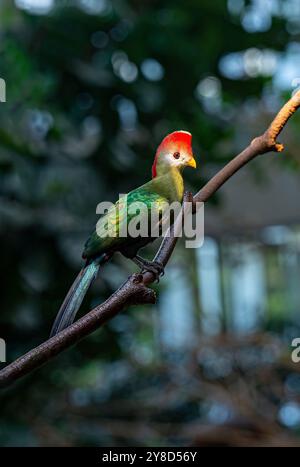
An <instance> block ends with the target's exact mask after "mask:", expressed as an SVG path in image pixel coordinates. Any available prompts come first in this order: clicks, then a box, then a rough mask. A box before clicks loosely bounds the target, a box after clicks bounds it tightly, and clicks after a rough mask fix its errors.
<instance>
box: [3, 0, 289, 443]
mask: <svg viewBox="0 0 300 467" xmlns="http://www.w3.org/2000/svg"><path fill="white" fill-rule="evenodd" d="M46 3H47V2H46ZM228 3H231V4H232V5H233V6H234V2H232V1H231V2H228ZM228 3H227V2H225V1H221V0H217V1H214V2H212V1H208V0H203V1H201V2H200V1H199V0H188V1H185V2H182V1H179V0H165V1H163V2H161V1H158V0H156V1H151V2H149V1H146V0H143V1H141V0H140V1H125V0H120V1H113V2H111V1H109V0H105V1H104V0H102V1H100V2H98V4H97V2H93V1H83V0H82V1H78V2H75V1H74V2H68V1H64V2H58V1H57V2H56V3H55V5H54V6H53V8H52V9H51V11H49V13H48V14H34V13H35V12H34V11H30V9H29V6H28V5H30V2H29V3H27V6H28V8H27V9H26V8H25V7H24V5H25V6H26V1H25V2H23V9H21V8H18V7H17V5H18V2H16V3H13V2H11V1H2V2H1V5H0V14H1V17H0V39H1V42H0V56H1V60H0V76H1V77H2V78H4V79H5V80H6V84H7V102H6V103H5V104H0V196H1V200H0V218H1V224H0V237H1V238H0V244H1V262H2V265H1V268H0V283H1V284H2V287H1V328H0V329H1V332H0V335H1V337H5V339H6V341H7V351H8V361H12V360H13V359H14V358H16V357H17V356H19V355H21V354H22V353H24V352H25V351H26V350H28V349H30V348H31V347H33V346H35V345H37V344H38V343H40V342H41V341H43V340H44V339H46V338H47V336H48V333H49V330H50V327H51V323H52V321H53V319H54V317H55V315H56V312H57V309H58V308H59V306H60V303H61V301H62V299H63V297H64V295H65V293H66V291H67V290H68V287H69V286H70V283H71V282H72V280H73V278H74V275H75V274H76V271H78V269H79V267H80V264H81V259H80V258H81V251H82V245H83V243H84V240H85V238H86V237H87V235H88V234H89V232H90V231H91V230H92V228H93V226H94V224H95V222H96V215H95V208H96V205H97V203H98V202H100V201H101V200H103V199H106V200H112V199H115V197H116V196H117V195H118V193H123V192H126V191H128V190H129V189H131V188H132V187H134V186H137V185H140V184H142V183H143V182H145V181H146V180H147V179H148V178H149V176H150V169H151V164H152V159H153V154H154V151H155V148H156V146H157V145H158V143H159V142H160V140H161V138H162V137H163V136H164V135H165V134H166V133H168V132H170V131H173V130H175V129H186V130H189V131H191V132H192V134H193V141H194V148H195V153H196V154H197V155H198V158H199V161H200V170H199V172H197V173H195V174H192V173H186V179H187V185H188V186H190V187H191V188H192V189H197V188H199V187H200V186H201V184H203V182H204V175H203V174H202V171H201V164H203V165H204V164H205V163H209V162H213V163H217V162H222V163H224V162H225V161H226V160H227V159H230V158H231V157H232V155H233V153H234V151H236V150H237V149H239V148H241V147H242V146H243V144H245V142H247V141H248V139H249V137H251V136H253V134H254V129H251V128H250V127H248V126H247V124H248V120H247V118H246V114H247V112H246V109H247V108H248V109H249V106H250V107H251V105H252V104H253V103H254V104H255V105H256V104H257V99H261V98H262V96H263V95H264V93H266V92H267V91H266V90H269V91H270V86H271V91H270V92H273V93H274V96H275V97H274V102H275V103H278V102H280V92H278V91H276V90H274V89H273V88H272V84H271V83H272V76H271V73H270V74H269V75H268V73H265V74H260V73H257V74H256V76H255V75H252V76H250V75H249V76H244V77H242V78H240V79H230V78H228V77H226V76H224V74H222V73H221V71H220V60H221V59H222V57H224V56H225V55H226V54H229V53H231V52H241V51H246V50H249V49H250V50H252V48H257V49H270V50H272V51H274V53H275V52H284V51H285V50H286V47H287V44H288V43H289V42H290V41H292V40H293V41H295V40H297V39H298V36H297V35H296V36H295V34H294V35H292V34H291V32H289V31H288V29H287V28H286V24H287V22H288V21H287V19H286V18H284V17H282V16H280V15H277V16H274V17H273V21H272V24H271V26H270V27H269V28H268V29H267V30H259V31H256V32H255V31H254V32H252V33H250V32H247V31H245V28H243V26H242V24H241V17H240V13H238V10H236V11H237V13H236V14H235V13H234V8H233V6H232V5H231V12H229V11H228ZM235 3H236V5H237V7H238V4H239V2H235ZM240 3H242V4H243V2H240ZM246 3H247V5H248V4H249V5H250V2H246ZM20 4H21V2H20ZM41 4H43V2H41ZM97 5H98V6H97ZM97 8H98V9H97ZM244 8H246V6H245V5H244ZM205 80H206V81H205ZM199 83H200V84H199ZM201 83H202V84H201ZM199 85H200V88H199ZM199 89H200V90H199ZM220 89H221V91H220ZM197 90H198V91H197ZM257 105H258V104H257ZM247 106H248V107H247ZM262 121H264V120H263V117H262ZM241 128H242V131H241ZM131 270H132V269H131V265H128V263H127V262H125V261H124V260H122V258H116V260H115V261H114V263H112V264H110V265H108V266H107V267H106V268H105V271H104V272H103V276H102V280H101V281H98V282H97V284H95V286H94V287H93V289H92V290H91V292H90V293H89V295H88V297H87V300H86V302H85V304H84V306H83V310H82V312H86V311H87V310H88V309H89V308H90V306H92V305H95V304H96V303H99V302H100V301H102V300H104V299H105V297H107V296H108V295H109V294H110V293H111V292H112V291H113V290H115V288H116V287H117V285H118V284H120V283H121V281H122V280H123V279H124V278H126V276H127V275H128V274H129V272H130V271H131ZM162 288H163V285H162ZM155 313H156V308H155V307H154V308H153V309H151V308H149V307H147V308H145V309H141V310H136V309H135V310H134V313H133V312H130V311H129V312H126V314H124V316H121V317H119V318H117V319H116V320H115V321H114V322H112V323H110V324H108V325H107V326H106V327H105V328H104V329H102V330H101V332H97V333H95V334H93V335H91V336H89V337H88V338H87V339H85V340H84V341H83V342H81V343H80V344H79V345H77V346H76V347H75V348H72V349H70V350H69V351H67V352H65V353H64V354H62V355H60V356H59V357H58V358H56V359H55V360H54V361H53V362H51V363H49V364H48V365H47V366H45V367H44V368H43V369H41V370H39V371H37V372H35V373H33V374H32V375H30V376H29V377H27V378H25V379H24V380H22V381H20V382H19V383H18V384H17V385H15V386H14V387H12V388H11V389H9V390H7V391H5V392H4V393H3V394H2V402H1V422H0V423H1V425H0V443H1V444H2V445H43V444H51V443H54V444H60V445H68V444H70V445H74V444H76V445H78V444H80V445H99V444H101V443H102V444H103V443H105V442H108V443H110V444H112V445H113V444H114V443H117V442H122V443H123V442H124V443H125V444H128V443H130V441H128V440H127V441H126V440H125V441H124V440H123V441H120V439H121V437H120V436H118V434H111V435H108V434H107V433H106V431H105V428H104V426H103V428H102V430H103V432H102V431H101V423H100V424H99V419H98V421H96V420H94V416H96V415H95V414H99V417H100V418H101V413H102V412H104V417H107V418H111V420H112V421H113V420H115V421H118V420H119V419H120V418H121V419H122V417H123V418H126V417H127V416H128V413H127V412H126V414H123V415H122V408H120V410H118V409H114V410H113V409H112V411H111V412H110V413H109V412H108V411H107V410H106V412H105V407H106V404H108V401H111V399H110V398H111V397H112V395H113V394H114V393H115V392H116V393H117V396H118V397H119V395H120V397H121V398H123V397H125V396H124V394H128V399H130V398H131V400H132V401H134V398H135V397H141V398H143V399H144V400H146V401H147V399H149V397H151V398H153V397H157V393H155V394H156V395H153V393H152V392H151V391H152V390H150V389H149V394H148V392H147V391H148V390H147V385H148V383H149V381H150V382H151V384H150V386H151V387H156V388H158V389H157V390H158V391H159V387H163V388H164V391H167V384H166V381H164V379H166V380H167V379H168V378H169V377H170V376H167V374H164V372H160V371H159V369H158V367H159V365H160V363H159V362H160V361H161V360H160V359H159V358H158V354H159V352H160V349H159V348H157V340H156V336H155V335H154V333H153V329H154V327H155V326H154V324H155V320H156V318H155ZM147 342H151V343H152V352H154V353H153V355H152V359H150V360H149V359H148V360H147V358H146V357H145V359H144V361H143V360H142V359H140V361H139V359H138V358H137V355H138V354H139V349H142V348H143V345H146V344H147ZM145 343H146V344H145ZM132 349H133V350H132ZM141 354H142V350H141ZM145 355H147V352H146V353H145ZM160 358H162V357H161V356H160ZM163 362H164V364H168V361H164V360H163ZM154 364H155V365H158V367H157V366H155V367H154V368H153V367H152V365H154ZM175 367H176V366H175ZM170 368H171V370H170ZM172 368H173V367H172V365H170V367H169V370H168V371H171V373H172V371H175V369H174V368H173V370H172ZM179 368H180V365H179ZM178 378H179V381H181V382H182V385H183V386H184V381H185V380H184V375H183V376H182V375H181V376H180V375H179V376H178ZM123 379H124V380H126V381H129V382H128V383H126V384H125V385H123V386H122V384H123ZM160 385H162V386H160ZM138 388H139V390H138ZM89 389H91V391H90V392H89ZM142 389H143V390H142ZM118 391H119V392H118ZM178 391H179V392H180V385H179V389H178ZM136 393H137V396H136V395H135V394H136ZM87 394H89V396H87ZM178 394H179V393H178V392H177V393H176V396H174V398H175V399H176V398H177V399H180V396H179V395H178ZM87 397H89V399H88V400H87V399H86V398H87ZM175 399H174V400H175ZM177 399H176V400H177ZM176 400H175V402H174V404H175V405H176ZM110 404H112V402H110ZM131 404H133V402H131ZM189 404H190V405H188V406H185V407H183V408H182V410H181V409H180V408H178V410H177V409H176V407H175V408H174V413H173V412H172V413H173V414H175V415H174V417H175V418H176V417H177V421H176V422H177V423H179V422H180V421H183V420H188V414H195V413H197V414H198V409H197V404H198V402H197V399H195V400H194V402H191V403H189ZM87 405H88V407H89V409H88V410H87V413H86V416H84V410H83V412H82V413H81V415H80V414H79V412H78V413H77V412H76V411H80V408H82V407H83V408H84V407H87ZM121 405H122V404H121ZM179 405H180V404H179ZM93 407H94V408H95V414H94V413H93ZM126 407H127V406H126ZM130 407H131V405H130V404H129V409H130ZM129 409H128V407H127V409H126V410H127V411H128V410H129ZM141 410H144V409H141ZM141 413H143V412H141ZM184 414H186V415H184ZM172 416H173V415H172ZM172 416H171V415H170V413H169V415H167V416H166V421H168V422H171V421H172V420H173V419H172ZM185 416H186V418H184V417H185ZM147 417H149V415H146V419H147ZM161 417H163V414H162V415H161ZM150 418H151V416H150ZM121 421H122V420H121ZM121 421H120V420H119V423H120V424H121V426H122V423H121ZM173 421H174V420H173ZM124 426H125V428H124V430H125V431H126V429H127V428H126V426H127V425H126V424H125V425H124ZM71 427H72V429H71ZM120 429H121V428H120ZM137 429H138V427H137ZM144 438H145V443H147V444H151V443H152V444H153V443H160V444H164V443H165V442H168V443H170V444H172V443H175V444H178V443H179V444H180V442H182V441H180V440H182V439H184V436H183V437H182V438H180V437H179V439H176V441H174V439H172V437H171V438H168V437H167V436H166V433H164V432H160V430H158V434H156V435H155V436H154V435H153V433H150V434H149V433H148V432H147V429H146V428H145V432H144ZM187 438H188V439H191V437H189V436H188V435H187ZM132 440H134V433H133V434H132ZM166 440H167V441H166ZM132 442H133V441H132ZM139 442H140V443H141V440H140V441H139ZM195 442H196V441H195Z"/></svg>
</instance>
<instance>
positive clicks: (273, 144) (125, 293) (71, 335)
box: [0, 91, 300, 387]
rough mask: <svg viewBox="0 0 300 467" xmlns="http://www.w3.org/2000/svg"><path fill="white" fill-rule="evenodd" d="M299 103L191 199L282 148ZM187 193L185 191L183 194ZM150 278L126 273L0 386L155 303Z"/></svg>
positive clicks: (171, 241)
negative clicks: (126, 313)
mask: <svg viewBox="0 0 300 467" xmlns="http://www.w3.org/2000/svg"><path fill="white" fill-rule="evenodd" d="M299 106H300V91H298V92H297V93H295V94H294V96H293V97H292V98H291V99H290V100H289V101H288V102H287V103H286V104H285V105H284V106H283V107H282V109H281V110H280V111H279V112H278V114H277V115H276V117H275V119H274V120H273V122H272V123H271V125H270V126H269V128H268V129H267V130H266V131H265V133H263V134H262V135H261V136H258V137H257V138H255V139H254V140H253V141H252V142H251V143H250V145H249V146H248V147H247V148H246V149H245V150H244V151H242V152H241V153H240V154H239V155H238V156H236V157H235V158H234V159H233V160H232V161H230V162H229V163H228V164H227V165H226V166H225V167H224V168H223V169H221V170H220V171H219V172H218V173H217V174H216V175H215V176H214V177H213V178H212V179H211V180H209V181H208V182H207V183H206V185H205V186H204V187H203V188H202V189H201V190H200V191H199V192H198V193H197V194H196V195H195V196H194V198H193V200H194V202H201V201H202V202H205V201H207V200H208V199H209V198H210V197H211V196H212V195H213V194H214V193H215V192H216V191H217V190H218V189H219V188H220V187H221V186H222V185H223V184H224V183H225V182H226V181H227V180H228V179H229V178H230V177H232V175H234V174H235V173H236V172H237V171H238V170H240V169H241V168H242V167H243V166H244V165H246V164H247V163H248V162H249V161H251V160H252V159H254V158H255V157H257V156H258V155H260V154H265V153H267V152H270V151H275V152H281V151H283V149H284V147H283V145H282V144H280V143H278V142H277V138H278V135H279V134H280V133H281V131H282V129H283V128H284V126H285V125H286V123H287V121H288V120H289V118H290V117H291V116H292V115H293V114H294V113H295V112H296V110H297V109H298V107H299ZM188 196H189V194H186V197H188ZM180 222H181V221H180ZM177 228H178V224H177V223H176V222H175V225H174V226H172V227H171V230H170V232H168V233H167V234H166V236H165V238H164V239H163V241H162V243H161V246H160V248H159V250H158V252H157V254H156V256H155V258H154V259H155V260H156V261H160V262H161V263H163V264H164V265H166V264H167V263H168V261H169V259H170V257H171V255H172V253H173V250H174V248H175V245H176V242H177V236H176V229H177ZM174 232H175V235H174ZM153 281H154V276H153V275H152V274H151V273H149V272H145V273H143V274H134V275H132V276H131V277H129V279H128V280H127V281H126V282H125V283H124V284H123V285H122V286H121V287H120V288H119V289H118V290H117V291H116V292H115V293H114V294H113V295H111V296H110V297H109V298H108V299H107V300H106V301H105V302H104V303H102V304H101V305H99V306H97V307H96V308H94V309H93V310H91V311H90V312H89V313H87V314H86V315H85V316H83V317H82V318H81V319H79V320H78V321H76V322H75V323H73V324H72V325H71V326H69V327H68V328H67V329H65V330H63V331H61V332H60V333H59V334H57V335H56V336H54V337H52V338H51V339H48V340H47V341H45V342H43V343H42V344H41V345H39V346H38V347H36V348H35V349H32V350H30V351H29V352H28V353H26V354H25V355H23V356H22V357H20V358H18V359H17V360H15V361H14V362H13V363H11V364H10V365H7V366H6V367H5V368H4V369H3V370H2V371H0V386H2V387H5V386H8V385H9V384H11V383H12V382H14V381H16V380H17V379H19V378H20V377H21V376H24V375H25V374H28V373H30V372H31V371H33V370H34V369H36V368H39V367H40V366H41V365H43V364H45V363H46V362H48V361H49V360H50V359H51V358H53V357H54V356H56V355H58V354H59V353H61V352H62V351H63V350H65V349H67V348H69V347H70V346H72V345H73V344H75V343H76V342H78V341H79V340H81V339H82V338H83V337H85V336H87V335H88V334H90V333H92V332H93V331H95V330H96V329H98V328H99V327H101V326H102V325H103V324H105V323H106V322H107V321H108V320H110V319H112V318H113V317H114V316H115V315H117V314H118V313H119V312H121V311H122V310H123V309H124V308H126V307H128V306H130V305H140V304H146V303H155V293H154V291H153V290H152V289H149V288H148V287H147V285H149V284H151V283H152V282H153Z"/></svg>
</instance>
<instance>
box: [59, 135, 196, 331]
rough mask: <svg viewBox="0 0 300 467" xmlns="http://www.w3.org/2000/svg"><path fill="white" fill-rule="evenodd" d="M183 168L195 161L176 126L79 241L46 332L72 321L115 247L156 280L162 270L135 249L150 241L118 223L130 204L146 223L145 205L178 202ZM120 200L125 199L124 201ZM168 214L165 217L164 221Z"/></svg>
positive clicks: (127, 217)
mask: <svg viewBox="0 0 300 467" xmlns="http://www.w3.org/2000/svg"><path fill="white" fill-rule="evenodd" d="M185 167H192V168H196V160H195V157H194V154H193V150H192V135H191V133H189V132H188V131H184V130H179V131H174V132H173V133H170V134H168V135H167V136H165V138H164V139H163V140H162V142H161V143H160V145H159V146H158V148H157V151H156V154H155V158H154V162H153V165H152V178H151V180H150V181H148V182H147V183H145V184H144V185H142V186H140V187H138V188H136V189H134V190H132V191H130V192H129V193H128V194H127V195H125V197H124V196H123V197H120V198H119V200H118V201H117V202H116V203H115V204H114V205H113V206H112V207H111V208H109V209H108V210H107V212H106V213H105V214H103V215H102V216H101V217H100V219H99V221H98V222H97V225H96V229H95V231H94V232H93V233H92V235H91V236H90V237H89V238H88V240H87V242H86V243H85V246H84V250H83V254H82V257H83V259H84V260H85V265H84V267H83V268H82V269H81V271H80V272H79V274H78V276H77V277H76V279H75V281H74V282H73V284H72V286H71V288H70V290H69V292H68V293H67V295H66V297H65V299H64V301H63V303H62V305H61V307H60V309H59V311H58V314H57V316H56V319H55V321H54V324H53V326H52V330H51V334H50V337H53V336H55V335H56V334H57V333H59V332H61V331H62V330H63V329H65V328H67V327H68V326H70V325H71V324H72V323H73V321H74V320H75V317H76V314H77V312H78V310H79V308H80V306H81V304H82V301H83V299H84V297H85V295H86V293H87V291H88V289H89V287H90V286H91V284H92V283H93V281H94V280H95V279H96V277H97V276H98V273H99V270H100V269H101V268H102V267H103V265H104V264H105V263H106V262H107V261H109V260H110V259H111V257H112V256H113V254H114V253H116V252H119V253H121V254H122V255H123V256H125V257H126V258H128V259H131V260H132V261H133V262H134V263H135V264H136V265H137V266H138V267H139V268H140V269H141V270H142V272H143V271H150V272H152V273H153V274H154V276H155V278H156V279H159V276H160V275H162V274H163V272H164V270H163V265H162V264H161V263H159V262H155V261H148V260H146V259H144V258H143V257H141V256H140V255H139V254H138V253H139V250H140V249H141V248H143V247H144V246H146V245H147V244H148V243H150V242H152V241H153V240H154V238H153V237H151V235H149V236H141V235H140V236H130V235H127V236H123V235H121V233H120V228H121V225H123V226H124V225H125V226H128V224H129V222H130V221H131V220H132V218H133V215H132V214H129V212H130V206H133V204H134V203H140V202H141V203H144V204H143V205H144V206H146V209H145V210H144V211H143V213H142V215H141V221H144V222H146V223H148V224H149V222H150V216H151V210H154V211H155V212H159V214H160V216H159V217H158V219H159V222H160V223H161V220H162V217H161V213H162V212H163V210H164V207H165V206H168V205H170V204H171V203H173V202H179V203H182V200H183V195H184V182H183V177H182V170H183V169H184V168H185ZM125 199H126V203H127V204H125ZM172 222H174V219H172V220H170V223H172Z"/></svg>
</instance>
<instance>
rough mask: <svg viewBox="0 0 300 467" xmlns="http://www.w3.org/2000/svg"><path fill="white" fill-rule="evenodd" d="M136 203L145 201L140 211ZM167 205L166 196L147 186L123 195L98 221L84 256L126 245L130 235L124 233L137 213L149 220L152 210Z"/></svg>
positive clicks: (158, 209)
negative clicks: (136, 208)
mask: <svg viewBox="0 0 300 467" xmlns="http://www.w3.org/2000/svg"><path fill="white" fill-rule="evenodd" d="M135 203H143V209H142V210H141V211H139V213H137V211H136V210H135V207H138V205H137V204H135ZM166 205H167V200H166V198H164V197H162V196H161V195H159V194H158V193H156V192H153V191H150V190H148V189H147V187H146V186H143V187H140V188H138V189H136V190H133V191H131V192H130V193H128V195H125V196H122V197H121V198H120V199H119V200H118V201H117V202H116V203H115V204H114V205H113V206H111V207H110V208H109V209H108V211H107V213H106V214H104V215H103V216H102V217H101V218H100V219H99V221H98V222H97V226H96V230H95V231H94V232H93V233H92V235H91V236H90V238H89V239H88V241H87V242H86V244H85V248H84V252H83V257H84V258H90V257H94V256H96V255H98V254H101V253H104V252H107V251H108V250H117V249H118V248H120V247H121V246H123V245H125V244H126V241H127V240H128V237H127V236H124V235H122V233H123V232H125V233H126V232H127V227H128V224H129V223H130V221H131V220H133V219H134V218H135V217H136V216H137V214H139V220H140V221H141V222H149V219H150V210H151V209H154V210H156V211H163V210H164V207H165V206H166Z"/></svg>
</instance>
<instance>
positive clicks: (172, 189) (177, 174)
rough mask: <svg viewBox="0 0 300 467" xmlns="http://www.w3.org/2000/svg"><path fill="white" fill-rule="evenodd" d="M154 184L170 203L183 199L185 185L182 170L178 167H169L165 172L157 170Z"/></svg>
mask: <svg viewBox="0 0 300 467" xmlns="http://www.w3.org/2000/svg"><path fill="white" fill-rule="evenodd" d="M153 182H154V183H155V185H156V186H157V187H158V188H159V191H160V192H161V194H162V195H163V196H165V197H166V198H167V199H168V200H169V201H170V202H173V201H179V202H181V201H182V199H183V192H184V183H183V178H182V174H181V170H179V169H178V168H177V167H170V166H169V167H167V169H165V170H157V174H156V177H155V178H153Z"/></svg>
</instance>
